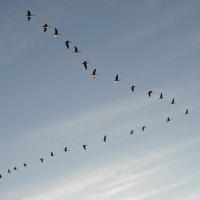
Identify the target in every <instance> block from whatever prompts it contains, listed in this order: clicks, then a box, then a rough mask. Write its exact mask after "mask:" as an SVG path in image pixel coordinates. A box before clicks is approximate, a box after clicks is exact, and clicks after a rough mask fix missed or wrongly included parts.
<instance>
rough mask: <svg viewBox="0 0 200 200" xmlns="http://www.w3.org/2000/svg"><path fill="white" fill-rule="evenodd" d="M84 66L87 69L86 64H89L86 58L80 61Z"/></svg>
mask: <svg viewBox="0 0 200 200" xmlns="http://www.w3.org/2000/svg"><path fill="white" fill-rule="evenodd" d="M81 64H82V65H83V66H84V67H85V69H86V70H87V67H88V66H87V65H88V64H89V62H88V61H87V60H84V61H83V62H82V63H81Z"/></svg>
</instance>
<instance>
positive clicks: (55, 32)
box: [52, 28, 61, 37]
mask: <svg viewBox="0 0 200 200" xmlns="http://www.w3.org/2000/svg"><path fill="white" fill-rule="evenodd" d="M52 35H53V36H54V37H58V36H59V35H61V34H60V33H58V29H57V28H54V33H53V34H52Z"/></svg>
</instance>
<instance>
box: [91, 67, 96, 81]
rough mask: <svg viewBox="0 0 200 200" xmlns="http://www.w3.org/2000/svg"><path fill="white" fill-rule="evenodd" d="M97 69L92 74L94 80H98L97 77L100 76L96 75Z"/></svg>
mask: <svg viewBox="0 0 200 200" xmlns="http://www.w3.org/2000/svg"><path fill="white" fill-rule="evenodd" d="M96 71H97V70H96V69H94V70H93V71H92V73H91V74H90V75H91V76H92V78H93V79H95V78H96V76H97V75H98V74H96Z"/></svg>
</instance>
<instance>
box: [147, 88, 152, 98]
mask: <svg viewBox="0 0 200 200" xmlns="http://www.w3.org/2000/svg"><path fill="white" fill-rule="evenodd" d="M152 93H153V91H152V90H150V91H148V96H149V98H150V97H151V95H152Z"/></svg>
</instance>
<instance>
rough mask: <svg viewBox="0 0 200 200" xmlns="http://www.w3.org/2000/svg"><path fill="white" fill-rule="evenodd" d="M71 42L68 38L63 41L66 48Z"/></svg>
mask: <svg viewBox="0 0 200 200" xmlns="http://www.w3.org/2000/svg"><path fill="white" fill-rule="evenodd" d="M70 43H71V42H70V41H69V40H67V41H65V46H66V47H67V49H69V44H70Z"/></svg>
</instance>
